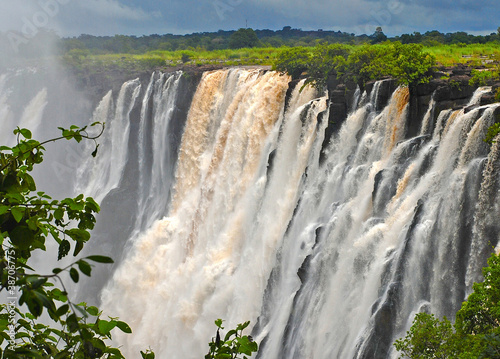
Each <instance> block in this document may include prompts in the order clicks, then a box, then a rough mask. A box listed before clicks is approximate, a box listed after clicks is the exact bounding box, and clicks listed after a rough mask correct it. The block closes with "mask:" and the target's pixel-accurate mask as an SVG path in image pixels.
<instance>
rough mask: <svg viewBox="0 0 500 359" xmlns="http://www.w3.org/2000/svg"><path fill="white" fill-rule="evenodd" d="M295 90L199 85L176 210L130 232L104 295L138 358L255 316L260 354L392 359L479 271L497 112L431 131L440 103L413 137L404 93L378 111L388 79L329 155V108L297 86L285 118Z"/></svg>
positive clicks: (199, 346) (254, 83)
mask: <svg viewBox="0 0 500 359" xmlns="http://www.w3.org/2000/svg"><path fill="white" fill-rule="evenodd" d="M288 81H289V80H288V78H286V77H284V76H281V75H278V74H276V73H273V72H265V73H264V72H261V71H247V70H230V71H216V72H210V73H205V74H204V76H203V78H202V80H201V82H200V84H199V86H198V89H197V91H196V93H195V95H194V97H193V102H192V105H191V108H190V110H189V114H188V117H187V121H186V125H185V130H184V132H183V137H182V142H181V145H180V149H179V156H178V162H177V166H176V174H175V180H174V181H173V195H172V196H171V198H172V201H171V203H170V205H169V209H168V211H167V212H166V213H165V214H166V216H165V217H164V218H163V219H159V217H158V220H157V221H156V222H155V223H154V224H152V226H151V228H150V229H149V230H146V231H144V232H142V234H140V235H138V236H135V237H134V240H133V241H132V244H131V248H130V249H129V250H128V252H127V254H126V255H125V258H124V261H123V262H122V263H121V264H120V266H119V268H118V269H117V270H116V272H115V274H114V276H113V279H112V280H111V282H110V284H109V286H108V287H107V288H106V289H105V291H104V293H103V305H104V308H105V310H106V311H108V312H110V313H113V315H117V316H120V317H121V318H122V319H123V320H125V321H127V322H128V323H129V324H131V326H132V328H133V329H134V331H135V334H134V336H133V338H132V339H129V338H125V337H117V340H118V342H119V343H123V344H124V345H125V348H124V350H125V351H126V352H127V353H129V355H133V353H136V352H138V350H140V349H141V348H144V346H145V345H146V343H147V345H149V346H151V348H153V349H154V350H155V351H156V353H157V355H159V357H182V358H197V357H200V356H202V354H203V353H204V351H206V342H207V338H210V337H211V335H212V334H213V330H214V329H213V328H214V327H213V324H212V323H213V320H214V319H216V318H218V317H221V318H224V319H226V320H227V321H228V326H234V325H235V324H236V323H237V322H241V321H244V320H251V321H252V322H253V323H256V325H255V327H254V329H253V334H254V336H255V338H256V339H257V340H259V341H260V342H262V344H261V350H260V352H259V357H262V358H387V357H390V356H391V355H394V353H392V349H391V344H392V342H393V341H394V340H395V339H396V338H398V337H399V336H401V335H403V334H404V332H405V330H407V329H408V328H409V325H410V324H411V320H412V317H413V315H414V314H415V313H416V312H418V311H421V310H428V311H432V312H434V313H436V314H437V315H439V316H442V315H447V316H448V317H453V314H454V312H455V311H456V310H457V309H458V308H459V306H460V304H461V302H462V300H463V299H464V298H465V296H466V294H467V293H468V291H469V290H470V287H471V283H472V281H474V280H478V279H479V278H480V276H479V273H480V268H481V266H482V265H484V260H485V257H486V255H487V252H488V248H489V247H488V241H489V242H491V243H493V244H496V242H498V236H499V234H498V233H499V231H498V228H497V227H495V226H494V225H493V227H495V229H492V228H491V226H492V223H496V222H495V220H494V218H497V217H495V214H493V215H491V216H487V215H485V214H484V213H483V214H482V212H481V211H484V210H483V209H482V208H489V207H488V206H492V205H494V203H497V202H495V201H494V200H493V201H492V200H491V199H490V198H491V193H492V191H495V190H496V189H497V188H498V186H497V182H495V181H498V180H496V179H495V178H496V177H498V171H497V170H496V167H495V166H498V165H494V164H489V165H486V159H485V158H486V156H487V153H488V147H487V146H485V145H484V143H483V142H482V138H483V137H484V134H485V131H486V129H487V127H488V126H489V125H491V124H492V121H493V112H494V110H495V108H496V107H495V105H490V106H486V107H484V106H483V107H478V108H476V109H473V110H472V111H470V112H468V113H464V111H463V110H456V111H454V112H452V111H447V112H443V113H442V114H441V115H440V116H439V117H438V123H437V124H436V125H431V124H430V122H429V121H430V118H431V117H432V111H433V107H434V103H433V102H431V103H430V107H429V111H428V114H427V115H426V117H429V119H426V120H425V121H423V125H422V129H421V131H420V133H421V135H420V136H418V137H415V138H412V139H405V138H404V134H405V125H406V117H407V111H408V101H409V93H408V90H407V89H404V88H400V89H397V90H396V91H395V92H394V93H393V96H392V98H391V99H390V101H389V104H388V105H387V106H386V107H385V108H384V109H378V108H376V107H377V104H378V102H379V99H378V91H379V88H380V87H381V86H382V83H377V84H376V85H375V86H374V89H373V91H372V93H371V95H370V96H367V95H362V96H361V95H359V94H358V96H359V97H361V99H360V101H359V103H360V105H359V106H360V107H358V108H356V110H355V111H354V112H353V113H352V114H351V115H350V116H349V117H348V119H347V120H346V122H345V123H344V125H343V126H342V128H341V129H340V131H339V132H338V133H337V135H336V136H334V138H333V139H332V140H331V142H330V144H329V146H328V147H327V148H326V149H325V150H324V151H325V153H324V154H323V155H324V159H323V160H322V161H320V154H321V151H322V149H321V144H322V142H323V136H324V131H325V128H326V126H327V123H326V121H322V120H321V119H322V118H327V117H328V114H327V113H326V108H327V106H326V98H321V97H320V98H317V99H315V98H314V97H315V93H314V91H313V90H312V89H310V88H306V89H304V90H303V91H302V92H301V91H300V88H301V87H302V84H298V85H297V86H296V87H295V90H294V91H293V93H292V94H291V98H290V100H289V101H288V104H289V107H288V108H287V109H286V111H284V110H283V103H284V96H285V92H286V89H287V84H288ZM150 86H151V85H150ZM479 91H484V89H481V90H479ZM148 92H149V90H148ZM147 96H150V95H147ZM478 96H479V95H478ZM172 101H173V100H172ZM473 101H474V102H477V99H473ZM471 104H472V100H471ZM431 129H433V133H432V134H429V131H430V130H431ZM491 156H493V157H494V156H495V155H494V154H492V155H491ZM494 158H496V157H494ZM153 161H154V160H153ZM492 161H493V163H494V161H495V160H494V159H493V160H489V161H488V163H492ZM151 168H152V170H151V173H150V174H148V175H147V176H151V177H154V176H157V174H156V173H155V171H156V170H157V169H158V167H156V166H153V167H151ZM485 168H488V169H489V170H486V169H485ZM483 171H484V173H485V176H484V177H485V179H484V181H483V180H482V177H483V175H482V174H483ZM160 173H161V172H160ZM495 176H496V177H495ZM487 178H489V180H487ZM488 181H489V182H488ZM169 185H170V181H167V184H166V187H168V186H169ZM141 186H142V185H141ZM146 187H147V186H145V188H146ZM166 191H167V192H164V193H168V190H166ZM487 193H488V194H487ZM167 197H168V195H167V196H166V197H165V198H167ZM478 198H479V201H478V200H477V199H478ZM481 198H483V199H482V200H481ZM483 202H484V203H483ZM146 207H147V206H146ZM146 207H144V208H146ZM497 207H498V206H497ZM125 343H126V344H125ZM391 353H392V354H391Z"/></svg>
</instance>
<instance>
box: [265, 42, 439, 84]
mask: <svg viewBox="0 0 500 359" xmlns="http://www.w3.org/2000/svg"><path fill="white" fill-rule="evenodd" d="M434 65H435V58H434V57H433V56H432V55H430V54H428V53H427V52H425V51H424V50H423V47H422V45H418V44H407V45H403V44H401V43H400V42H386V43H383V44H377V45H363V46H357V47H352V46H346V45H339V44H333V45H328V44H326V43H320V44H318V45H317V46H316V47H315V48H313V49H312V50H311V51H307V48H296V49H290V50H288V51H284V52H282V53H281V54H280V56H278V58H277V61H276V63H275V65H274V68H275V69H276V70H279V71H285V72H287V73H288V74H290V75H291V76H292V78H296V77H297V76H298V75H299V74H300V73H301V72H303V71H306V72H307V76H308V80H309V81H311V82H312V83H314V85H315V86H317V87H318V88H324V87H325V85H326V84H327V82H328V80H329V78H331V77H333V78H335V79H342V80H343V81H344V82H346V81H352V82H355V83H356V84H358V85H359V86H360V87H364V85H365V84H366V82H368V81H370V80H378V79H382V78H385V77H393V78H395V79H397V80H398V81H399V83H400V84H402V85H405V86H409V87H410V88H412V87H414V86H415V85H417V84H419V83H425V82H428V81H429V80H430V78H431V77H432V68H433V66H434Z"/></svg>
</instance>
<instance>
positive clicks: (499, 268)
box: [394, 253, 500, 359]
mask: <svg viewBox="0 0 500 359" xmlns="http://www.w3.org/2000/svg"><path fill="white" fill-rule="evenodd" d="M483 276H484V281H483V282H480V283H474V285H473V292H472V293H471V294H470V295H469V297H468V298H467V300H466V301H465V302H463V303H462V307H461V308H460V310H459V311H458V312H457V315H456V321H455V324H454V325H453V326H452V325H451V323H450V322H449V321H448V320H447V319H446V318H444V319H443V320H439V319H437V318H435V317H434V316H433V315H432V314H427V313H419V314H417V315H416V317H415V320H414V321H413V325H412V327H411V328H410V330H409V331H408V332H407V333H406V336H405V337H404V338H402V339H399V340H396V342H395V343H394V346H395V348H396V350H398V351H399V352H401V354H402V355H401V356H400V358H461V359H473V358H478V359H479V358H499V357H500V256H499V255H497V254H495V253H493V255H492V256H491V257H490V258H489V259H488V266H487V267H485V268H483Z"/></svg>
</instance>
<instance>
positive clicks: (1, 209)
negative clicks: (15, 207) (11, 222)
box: [0, 205, 10, 216]
mask: <svg viewBox="0 0 500 359" xmlns="http://www.w3.org/2000/svg"><path fill="white" fill-rule="evenodd" d="M9 208H10V207H9V206H4V205H0V216H1V215H2V214H5V213H7V212H8V211H9Z"/></svg>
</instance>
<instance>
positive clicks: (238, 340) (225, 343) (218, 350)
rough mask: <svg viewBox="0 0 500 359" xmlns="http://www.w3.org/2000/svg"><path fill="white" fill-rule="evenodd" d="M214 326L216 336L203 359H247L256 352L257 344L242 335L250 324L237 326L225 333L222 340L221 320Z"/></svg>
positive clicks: (250, 338)
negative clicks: (215, 327)
mask: <svg viewBox="0 0 500 359" xmlns="http://www.w3.org/2000/svg"><path fill="white" fill-rule="evenodd" d="M215 325H216V326H217V334H216V336H215V338H212V341H211V342H210V343H209V344H208V345H209V347H210V350H209V352H208V354H207V355H205V359H236V358H242V359H247V358H248V357H250V356H251V355H252V353H254V352H257V350H258V345H257V343H256V342H254V341H253V339H252V337H251V336H247V335H243V330H244V329H245V328H247V327H248V326H249V325H250V322H245V323H242V324H238V326H237V327H236V329H232V330H229V331H228V332H227V334H226V335H225V336H224V339H222V337H221V330H223V329H224V327H223V326H222V320H221V319H217V320H216V321H215ZM240 354H242V355H240ZM247 355H248V357H247Z"/></svg>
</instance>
